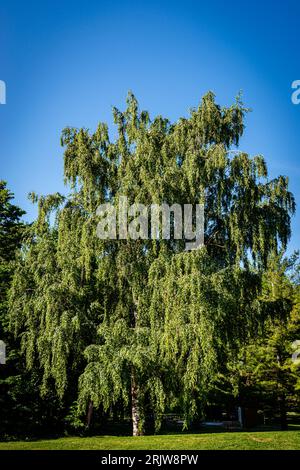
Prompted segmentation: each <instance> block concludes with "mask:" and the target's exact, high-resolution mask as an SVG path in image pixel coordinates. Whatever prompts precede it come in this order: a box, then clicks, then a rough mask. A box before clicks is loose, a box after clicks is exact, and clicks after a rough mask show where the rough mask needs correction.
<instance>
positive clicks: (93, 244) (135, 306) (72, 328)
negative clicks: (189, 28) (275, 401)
mask: <svg viewBox="0 0 300 470" xmlns="http://www.w3.org/2000/svg"><path fill="white" fill-rule="evenodd" d="M246 112H247V109H245V108H244V107H243V105H242V103H241V101H240V98H239V97H238V99H237V100H236V102H235V103H234V104H233V105H232V106H230V107H224V108H221V107H220V106H219V105H217V104H216V103H215V98H214V95H213V94H212V93H208V94H207V95H206V96H204V97H203V99H202V101H201V103H200V105H199V106H198V107H197V108H196V109H192V110H191V113H190V115H189V116H188V117H187V118H181V119H179V120H178V121H177V122H176V123H171V122H169V121H168V120H167V119H164V118H162V117H161V116H157V117H156V118H155V119H153V120H151V119H150V117H149V114H148V113H147V112H146V111H140V110H139V107H138V103H137V101H136V99H135V97H134V96H133V95H132V94H129V96H128V99H127V108H126V110H125V111H124V112H121V111H119V110H117V109H114V110H113V115H114V121H115V124H116V126H117V136H116V138H115V139H114V140H112V139H111V137H110V133H109V130H108V127H107V125H106V124H103V123H100V124H99V126H98V128H97V130H96V132H94V133H90V132H89V131H88V130H87V129H74V128H67V129H65V130H64V131H63V133H62V145H63V146H64V147H65V159H64V175H65V182H66V183H67V184H68V185H69V189H70V194H69V195H68V196H62V195H60V194H54V195H49V196H41V197H38V196H36V195H35V194H32V195H31V198H32V200H33V202H37V203H38V206H39V214H38V218H37V220H36V221H35V222H34V223H33V224H32V226H31V227H30V229H29V230H28V233H27V238H26V240H25V241H24V244H23V249H22V252H21V253H20V256H19V260H18V265H17V267H16V270H15V274H14V279H13V282H12V287H11V290H10V327H11V331H13V332H14V334H15V336H16V337H18V338H20V340H21V347H22V352H23V353H24V356H25V357H26V365H27V368H28V370H29V371H34V370H38V371H39V374H40V381H39V382H38V386H39V388H40V392H41V395H42V397H44V398H46V397H47V396H49V394H50V395H51V394H53V393H54V392H55V393H56V395H57V397H58V399H59V400H60V402H61V406H63V407H70V410H71V416H72V417H73V418H72V419H73V422H74V423H76V426H80V423H81V417H83V416H84V415H85V414H86V412H87V409H89V411H90V412H91V410H92V408H93V407H94V408H96V409H99V410H100V411H101V412H104V413H117V414H118V413H121V414H122V413H127V412H128V408H129V406H130V405H131V408H132V418H133V425H134V433H135V434H139V433H142V432H143V428H144V424H145V420H146V417H147V416H148V415H150V414H153V415H154V420H155V427H156V429H159V427H160V423H161V416H162V414H163V413H164V411H165V410H166V409H176V410H180V413H182V414H183V416H184V423H185V426H188V425H189V423H190V421H191V420H192V419H193V418H195V417H197V416H198V417H201V416H202V414H203V409H204V406H205V404H206V403H207V400H208V395H209V393H210V392H211V391H212V390H213V389H214V387H215V384H216V382H217V381H218V380H219V376H220V374H221V373H222V372H224V368H226V361H227V359H228V358H231V355H232V354H237V352H238V351H239V349H240V346H241V344H244V343H245V342H248V340H249V339H250V338H251V337H252V338H253V337H256V336H257V335H258V334H259V331H260V330H261V329H262V328H263V325H264V324H265V322H266V319H267V318H269V314H268V312H266V309H265V308H264V306H263V303H264V301H263V299H262V297H261V296H262V294H261V292H260V291H261V283H262V273H263V271H264V270H265V269H266V267H267V264H268V260H269V258H270V255H271V254H272V253H273V252H278V251H279V250H280V249H285V248H286V245H287V242H288V239H289V237H290V216H291V215H292V214H293V212H294V210H295V202H294V198H293V196H292V194H291V193H290V192H289V191H288V179H287V178H286V177H283V176H280V177H278V178H276V179H273V180H270V179H269V178H268V173H267V167H266V164H265V162H264V159H263V158H262V157H261V156H256V157H254V158H251V157H250V156H249V155H247V154H246V153H243V152H238V151H237V150H234V148H235V146H237V145H238V143H239V139H240V137H241V136H242V134H243V131H244V116H245V113H246ZM121 196H127V197H128V200H129V203H130V204H132V203H134V202H136V203H142V204H145V205H148V206H149V205H150V204H152V203H157V204H161V203H163V202H167V203H168V204H169V205H172V204H173V203H178V204H185V203H189V204H193V205H195V204H199V203H203V204H204V208H205V247H204V248H201V249H199V250H194V251H188V252H187V251H185V249H184V247H185V240H174V239H173V238H171V239H169V240H142V239H139V240H129V239H127V240H109V239H106V240H101V239H99V238H98V237H97V236H96V227H97V222H98V219H99V218H98V216H97V207H98V206H99V204H101V203H104V202H111V203H114V204H115V206H116V207H117V206H118V201H119V199H120V197H121ZM173 229H174V227H173ZM77 405H78V406H77ZM75 409H76V410H77V411H74V410H75ZM88 415H89V414H88ZM69 418H70V414H69ZM89 420H90V416H89V417H88V422H89Z"/></svg>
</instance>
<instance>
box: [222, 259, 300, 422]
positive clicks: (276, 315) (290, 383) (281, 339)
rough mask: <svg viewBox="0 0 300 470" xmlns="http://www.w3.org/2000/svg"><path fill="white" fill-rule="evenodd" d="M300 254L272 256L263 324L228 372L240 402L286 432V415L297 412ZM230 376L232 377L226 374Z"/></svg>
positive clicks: (264, 288)
mask: <svg viewBox="0 0 300 470" xmlns="http://www.w3.org/2000/svg"><path fill="white" fill-rule="evenodd" d="M298 271H299V263H298V254H297V253H296V254H295V255H293V256H292V257H290V258H283V256H282V254H278V255H275V254H273V255H271V256H270V259H269V262H268V267H267V269H266V271H265V272H264V273H263V276H262V281H263V282H262V292H261V294H260V296H259V302H260V305H261V311H262V313H263V317H264V321H263V322H262V323H261V328H260V329H259V330H258V332H257V335H256V336H255V337H252V338H251V337H250V338H248V341H246V343H245V345H244V346H242V347H241V348H240V351H239V353H238V354H237V355H236V357H235V358H233V361H232V363H230V365H229V368H230V370H231V372H232V373H233V375H232V377H233V384H234V388H235V393H236V395H238V398H239V401H240V404H243V405H246V406H252V407H253V406H255V407H256V408H260V409H262V410H263V411H264V412H265V414H266V415H269V417H270V416H271V417H273V419H274V417H276V414H277V415H278V416H279V419H280V425H281V429H282V430H285V429H287V426H288V422H287V411H288V409H289V410H295V411H296V410H297V409H299V404H300V401H299V400H300V395H299V380H300V370H299V364H298V363H295V362H293V361H292V352H293V348H292V343H293V342H294V341H295V340H297V339H298V338H300V310H299V283H298V275H297V273H298ZM228 377H230V374H228Z"/></svg>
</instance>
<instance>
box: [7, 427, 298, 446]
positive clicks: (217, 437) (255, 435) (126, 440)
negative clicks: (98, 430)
mask: <svg viewBox="0 0 300 470" xmlns="http://www.w3.org/2000/svg"><path fill="white" fill-rule="evenodd" d="M138 449H141V450H169V449H170V450H227V449H236V450H246V449H250V450H251V449H253V450H259V449H270V450H271V449H278V450H293V449H298V450H300V431H269V432H218V433H200V434H167V435H155V436H143V437H118V436H96V437H64V438H59V439H51V440H40V441H16V442H1V443H0V450H138Z"/></svg>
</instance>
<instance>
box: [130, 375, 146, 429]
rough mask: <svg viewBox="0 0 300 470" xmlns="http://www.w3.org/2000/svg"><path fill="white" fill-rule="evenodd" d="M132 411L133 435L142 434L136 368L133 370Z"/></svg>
mask: <svg viewBox="0 0 300 470" xmlns="http://www.w3.org/2000/svg"><path fill="white" fill-rule="evenodd" d="M131 413H132V435H133V436H142V435H143V434H144V432H143V429H142V427H141V414H140V407H139V398H138V385H137V382H136V376H135V372H134V369H132V372H131Z"/></svg>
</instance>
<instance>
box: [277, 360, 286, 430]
mask: <svg viewBox="0 0 300 470" xmlns="http://www.w3.org/2000/svg"><path fill="white" fill-rule="evenodd" d="M277 363H278V372H277V388H278V390H279V397H278V399H279V415H280V428H281V430H282V431H286V430H287V429H288V423H287V412H286V396H285V392H284V377H283V376H282V375H283V374H282V365H283V361H282V357H281V354H280V352H278V354H277Z"/></svg>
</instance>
